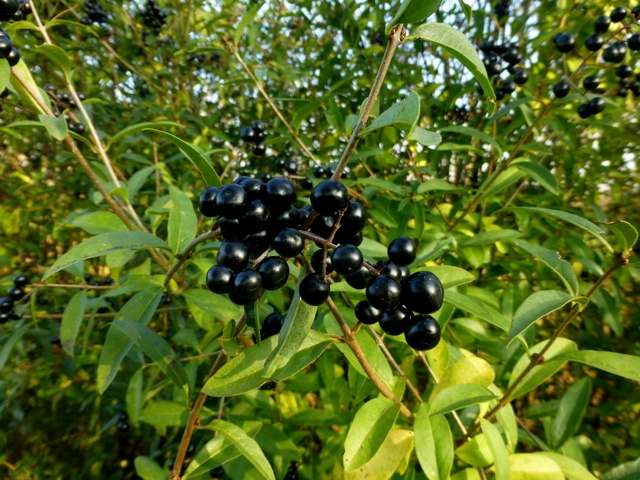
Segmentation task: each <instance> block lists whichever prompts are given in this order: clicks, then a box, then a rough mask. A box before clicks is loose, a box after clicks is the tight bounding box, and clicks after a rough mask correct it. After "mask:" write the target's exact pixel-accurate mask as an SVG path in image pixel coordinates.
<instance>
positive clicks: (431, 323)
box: [404, 315, 440, 350]
mask: <svg viewBox="0 0 640 480" xmlns="http://www.w3.org/2000/svg"><path fill="white" fill-rule="evenodd" d="M404 339H405V340H406V341H407V345H409V346H410V347H411V348H413V349H414V350H431V349H432V348H435V347H436V346H437V345H438V343H439V342H440V324H439V323H438V322H437V321H436V319H435V318H433V317H432V316H431V315H418V316H416V317H414V318H413V321H412V324H411V326H410V327H409V328H408V329H407V330H406V331H405V333H404Z"/></svg>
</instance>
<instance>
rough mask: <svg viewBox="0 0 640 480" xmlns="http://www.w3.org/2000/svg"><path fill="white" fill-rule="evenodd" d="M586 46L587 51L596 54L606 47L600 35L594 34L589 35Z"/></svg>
mask: <svg viewBox="0 0 640 480" xmlns="http://www.w3.org/2000/svg"><path fill="white" fill-rule="evenodd" d="M584 45H585V47H587V50H590V51H592V52H595V51H597V50H600V49H601V48H602V46H603V45H604V38H603V36H602V35H600V34H599V33H594V34H593V35H589V36H588V37H587V39H586V40H585V42H584Z"/></svg>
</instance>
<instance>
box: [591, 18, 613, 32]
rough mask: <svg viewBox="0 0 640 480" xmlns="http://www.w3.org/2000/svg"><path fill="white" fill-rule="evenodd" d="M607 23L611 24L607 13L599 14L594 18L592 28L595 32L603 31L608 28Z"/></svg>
mask: <svg viewBox="0 0 640 480" xmlns="http://www.w3.org/2000/svg"><path fill="white" fill-rule="evenodd" d="M609 25H611V18H609V16H608V15H600V16H599V17H598V18H596V23H595V25H594V30H595V32H596V33H604V32H606V31H607V30H609Z"/></svg>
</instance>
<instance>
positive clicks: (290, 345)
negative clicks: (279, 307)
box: [264, 272, 318, 377]
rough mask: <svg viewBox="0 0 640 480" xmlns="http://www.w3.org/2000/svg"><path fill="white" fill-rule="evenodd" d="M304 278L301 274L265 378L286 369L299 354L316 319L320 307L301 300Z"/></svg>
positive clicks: (267, 362) (265, 368) (268, 359)
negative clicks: (283, 368) (301, 287)
mask: <svg viewBox="0 0 640 480" xmlns="http://www.w3.org/2000/svg"><path fill="white" fill-rule="evenodd" d="M304 276H305V274H304V272H301V273H300V276H299V278H298V285H297V286H296V291H295V293H294V294H293V299H292V300H291V306H290V307H289V311H288V312H287V316H286V317H285V319H284V324H283V325H282V329H281V330H280V334H279V335H278V345H277V346H276V348H275V349H274V350H273V352H271V354H270V355H269V357H268V358H267V361H266V363H265V365H264V376H265V377H270V376H272V375H273V374H274V373H275V372H276V370H278V369H280V368H282V367H284V366H285V365H286V364H287V362H289V361H290V360H291V358H292V357H293V356H294V355H295V354H296V353H297V352H298V349H299V348H300V345H302V343H303V342H304V339H305V338H306V337H307V334H308V333H309V331H310V330H311V326H312V325H313V321H314V319H315V318H316V312H317V311H318V307H314V306H311V305H309V304H308V303H306V302H304V301H302V300H301V298H300V291H299V290H300V282H301V281H302V279H303V278H304Z"/></svg>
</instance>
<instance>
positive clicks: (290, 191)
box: [262, 177, 296, 210]
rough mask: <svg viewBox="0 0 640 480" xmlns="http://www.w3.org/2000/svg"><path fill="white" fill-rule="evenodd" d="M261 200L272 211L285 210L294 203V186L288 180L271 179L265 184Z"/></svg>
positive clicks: (281, 178) (280, 178)
mask: <svg viewBox="0 0 640 480" xmlns="http://www.w3.org/2000/svg"><path fill="white" fill-rule="evenodd" d="M262 200H263V201H264V202H265V203H266V204H267V205H269V206H270V207H271V208H272V209H274V210H287V209H288V208H289V207H291V205H293V202H295V201H296V186H295V185H294V184H293V182H292V181H291V180H289V179H288V178H283V177H276V178H272V179H271V180H269V181H268V182H267V183H266V184H265V188H264V190H263V191H262Z"/></svg>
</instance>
